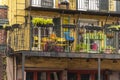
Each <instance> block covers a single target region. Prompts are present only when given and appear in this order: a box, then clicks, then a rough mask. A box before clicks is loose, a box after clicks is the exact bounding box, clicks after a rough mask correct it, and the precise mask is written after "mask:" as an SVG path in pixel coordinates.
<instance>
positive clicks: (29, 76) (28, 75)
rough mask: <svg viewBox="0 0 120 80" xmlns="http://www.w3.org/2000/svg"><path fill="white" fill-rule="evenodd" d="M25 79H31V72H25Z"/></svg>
mask: <svg viewBox="0 0 120 80" xmlns="http://www.w3.org/2000/svg"><path fill="white" fill-rule="evenodd" d="M26 80H33V72H26Z"/></svg>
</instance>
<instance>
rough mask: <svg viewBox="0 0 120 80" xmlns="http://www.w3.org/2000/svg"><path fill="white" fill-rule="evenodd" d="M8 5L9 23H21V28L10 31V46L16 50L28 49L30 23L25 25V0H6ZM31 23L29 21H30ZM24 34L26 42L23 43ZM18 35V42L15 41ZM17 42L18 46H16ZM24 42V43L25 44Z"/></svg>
mask: <svg viewBox="0 0 120 80" xmlns="http://www.w3.org/2000/svg"><path fill="white" fill-rule="evenodd" d="M6 5H8V7H9V9H8V19H9V25H13V24H20V25H21V29H19V30H18V29H14V30H12V31H8V34H7V35H8V39H9V38H11V41H10V46H11V48H13V49H14V50H15V51H16V50H28V49H29V41H30V40H29V36H30V35H29V32H30V30H29V24H26V25H25V16H26V11H25V0H6ZM28 23H29V21H28ZM22 34H23V35H24V39H23V40H24V42H23V43H22V42H21V41H22V39H21V36H22ZM16 36H18V39H17V43H16V42H15V37H16ZM16 44H17V46H16ZM23 44H24V45H23Z"/></svg>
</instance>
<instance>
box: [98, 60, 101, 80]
mask: <svg viewBox="0 0 120 80" xmlns="http://www.w3.org/2000/svg"><path fill="white" fill-rule="evenodd" d="M98 80H101V59H100V58H98Z"/></svg>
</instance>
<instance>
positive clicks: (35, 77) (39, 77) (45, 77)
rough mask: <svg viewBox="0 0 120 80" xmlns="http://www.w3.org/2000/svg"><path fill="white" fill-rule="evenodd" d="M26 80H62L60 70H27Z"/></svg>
mask: <svg viewBox="0 0 120 80" xmlns="http://www.w3.org/2000/svg"><path fill="white" fill-rule="evenodd" d="M26 80H61V72H59V71H45V72H43V71H42V72H39V71H27V72H26Z"/></svg>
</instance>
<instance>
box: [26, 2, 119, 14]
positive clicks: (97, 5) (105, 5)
mask: <svg viewBox="0 0 120 80" xmlns="http://www.w3.org/2000/svg"><path fill="white" fill-rule="evenodd" d="M64 1H68V4H69V5H68V7H71V6H73V5H74V6H76V7H74V9H75V10H82V11H99V12H101V11H102V12H103V11H105V12H120V1H119V0H76V3H75V2H73V1H71V0H59V1H57V0H26V8H27V7H29V6H32V7H44V8H61V7H59V4H60V2H64ZM64 5H65V4H64ZM67 9H71V8H67Z"/></svg>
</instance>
